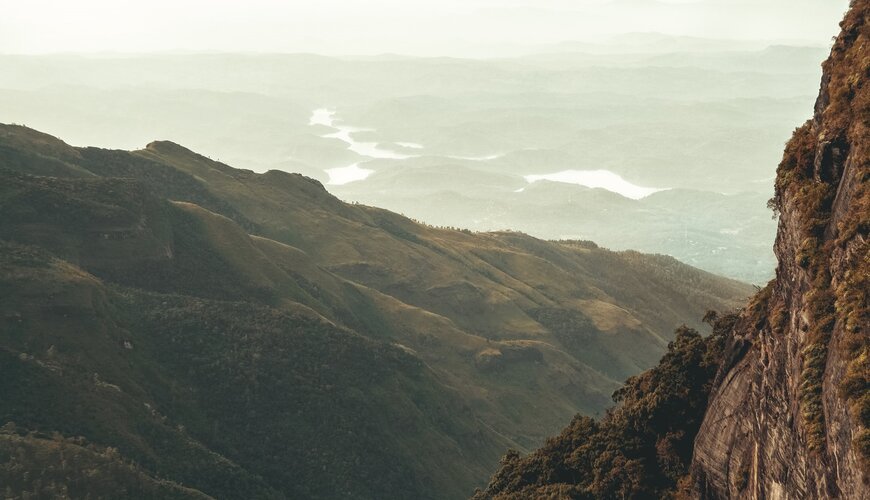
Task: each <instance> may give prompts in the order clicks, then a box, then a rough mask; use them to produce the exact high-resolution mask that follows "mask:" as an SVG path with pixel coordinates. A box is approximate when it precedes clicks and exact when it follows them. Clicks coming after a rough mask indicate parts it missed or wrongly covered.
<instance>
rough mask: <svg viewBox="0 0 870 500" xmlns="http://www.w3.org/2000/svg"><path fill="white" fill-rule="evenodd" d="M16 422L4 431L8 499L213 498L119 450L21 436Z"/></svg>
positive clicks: (0, 446)
mask: <svg viewBox="0 0 870 500" xmlns="http://www.w3.org/2000/svg"><path fill="white" fill-rule="evenodd" d="M14 428H15V425H14V424H12V423H9V424H7V425H6V426H4V428H3V429H2V430H0V487H2V488H0V494H2V495H4V498H8V499H17V498H137V499H142V500H148V499H154V500H164V499H166V500H181V499H200V500H202V499H208V498H211V497H209V496H208V495H205V494H203V493H202V492H199V491H196V490H194V489H190V488H184V487H182V486H180V485H178V484H177V483H173V482H172V481H167V480H161V479H157V478H154V477H153V476H150V475H148V474H147V473H146V472H144V471H143V470H142V469H141V468H140V467H138V466H136V465H135V464H132V463H129V462H127V461H125V460H124V459H123V457H121V456H120V454H119V453H118V450H117V449H115V448H100V447H96V446H94V445H92V444H89V443H87V442H86V441H85V440H84V439H83V438H76V439H69V438H65V437H63V436H61V435H60V434H56V433H55V434H54V435H52V436H51V437H50V438H49V437H48V436H40V435H37V434H36V433H31V434H28V435H23V436H20V435H18V434H16V433H15V432H14Z"/></svg>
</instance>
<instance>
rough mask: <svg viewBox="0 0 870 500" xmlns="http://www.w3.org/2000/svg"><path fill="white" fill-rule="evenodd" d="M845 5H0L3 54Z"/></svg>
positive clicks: (388, 49) (277, 47) (666, 24)
mask: <svg viewBox="0 0 870 500" xmlns="http://www.w3.org/2000/svg"><path fill="white" fill-rule="evenodd" d="M847 7H848V1H847V0H535V1H532V0H305V1H302V0H284V1H278V0H244V1H241V0H235V1H228V0H149V1H148V2H142V1H141V0H136V1H132V0H24V1H22V0H0V12H2V13H3V14H2V16H0V53H6V54H40V53H57V52H121V53H128V52H134V53H141V52H166V51H196V52H200V51H214V52H310V53H319V54H330V55H335V54H381V53H398V54H408V55H453V56H463V55H467V56H472V57H478V56H488V55H504V54H503V53H505V52H511V51H518V52H523V51H525V50H528V49H529V48H530V47H533V46H535V45H546V44H552V43H557V42H562V41H574V40H579V41H602V40H606V39H607V37H608V36H611V35H615V34H620V33H632V32H644V33H647V32H655V33H665V34H672V35H687V36H703V37H711V38H724V39H739V40H765V41H771V42H789V43H805V44H813V45H821V44H825V43H829V41H830V38H831V36H832V35H834V34H836V33H837V32H838V31H839V30H838V27H837V23H838V22H839V20H840V19H841V18H842V15H843V13H844V12H845V10H846V9H847Z"/></svg>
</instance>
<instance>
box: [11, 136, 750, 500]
mask: <svg viewBox="0 0 870 500" xmlns="http://www.w3.org/2000/svg"><path fill="white" fill-rule="evenodd" d="M0 241H2V243H0V267H2V273H0V291H2V296H3V297H4V300H3V301H2V302H0V356H2V357H3V361H2V363H0V367H2V377H0V384H2V393H3V394H4V397H3V398H2V399H0V422H3V423H5V422H10V425H7V426H6V427H4V430H3V434H2V435H0V437H2V447H0V474H3V476H2V477H3V478H12V477H16V478H19V479H20V478H21V477H22V476H20V473H21V471H22V470H28V471H32V472H31V473H29V474H28V475H27V476H26V479H25V480H23V481H21V480H17V482H15V483H14V487H15V488H18V489H19V490H20V491H22V492H23V491H30V492H32V491H44V492H56V491H60V490H58V489H57V488H63V487H64V486H63V485H64V484H66V483H69V484H73V485H78V486H75V487H76V488H79V489H75V490H74V489H69V491H70V492H73V491H85V490H87V488H92V489H91V490H87V491H92V492H94V494H99V492H105V491H112V488H119V489H117V490H116V491H118V492H121V491H126V492H133V491H136V492H142V495H144V496H148V495H152V496H160V495H163V494H164V493H166V494H169V493H167V492H171V494H172V495H176V496H180V497H184V496H194V497H196V496H199V497H201V496H202V495H209V496H214V497H224V498H226V497H263V498H268V497H273V498H283V497H306V498H333V497H336V496H342V497H354V498H409V497H414V498H457V497H462V496H464V495H466V494H467V493H468V492H470V491H471V490H472V489H473V488H474V487H475V486H477V485H480V484H482V483H483V481H484V480H485V478H486V477H487V475H488V474H489V473H490V472H491V470H492V469H493V468H494V467H495V465H496V462H497V459H498V456H499V455H500V454H501V453H502V450H504V449H506V448H508V447H513V448H516V449H520V450H527V449H530V448H532V447H534V446H537V445H538V444H539V443H540V442H541V440H542V439H543V437H544V436H546V435H548V434H550V433H552V432H553V431H554V430H556V429H558V427H559V426H560V425H561V423H562V422H564V421H566V420H567V419H568V418H570V416H571V415H574V414H575V413H577V412H581V413H584V414H589V415H594V414H598V413H600V412H601V411H603V409H604V408H605V407H606V406H607V404H608V397H607V395H608V394H609V393H610V392H612V391H613V389H615V388H616V387H618V383H617V382H616V381H618V380H622V379H624V378H625V377H627V376H630V375H634V374H636V373H638V372H639V371H641V370H642V369H645V368H647V367H648V366H650V365H652V364H653V363H654V361H655V360H656V359H657V358H658V357H659V356H660V355H661V354H662V353H663V352H664V351H665V350H666V346H667V344H668V342H669V341H670V340H671V339H672V338H673V337H672V334H671V332H672V331H673V329H674V327H676V326H677V325H678V324H679V323H680V322H681V321H682V320H683V318H698V319H699V318H700V316H701V315H702V314H703V311H705V310H707V309H709V308H716V309H729V308H732V307H736V306H738V305H739V304H741V303H742V301H743V300H745V298H746V297H747V296H748V295H749V294H750V292H751V287H748V286H747V285H744V284H741V283H739V282H735V281H732V280H727V279H724V278H720V277H717V276H714V275H711V274H709V273H705V272H702V271H699V270H697V269H694V268H691V267H689V266H686V265H683V264H681V263H679V262H677V261H675V260H674V259H672V258H669V257H664V256H654V255H644V254H639V253H636V252H611V251H608V250H605V249H601V248H598V247H597V246H596V245H594V244H593V243H590V242H579V241H566V242H548V241H542V240H538V239H535V238H531V237H529V236H526V235H523V234H521V233H511V232H501V233H471V232H468V231H459V230H453V229H446V228H435V227H430V226H426V225H422V224H419V223H415V222H413V221H411V220H409V219H406V218H404V217H401V216H399V215H397V214H393V213H390V212H387V211H384V210H380V209H376V208H372V207H366V206H360V205H349V204H345V203H342V202H341V201H339V200H338V199H336V198H334V197H333V196H331V195H330V194H329V193H327V192H326V191H325V190H324V189H323V187H322V186H321V185H320V184H319V183H318V182H316V181H313V180H311V179H308V178H305V177H303V176H300V175H296V174H287V173H283V172H277V171H271V172H268V173H265V174H255V173H253V172H250V171H246V170H238V169H234V168H231V167H229V166H227V165H225V164H222V163H219V162H215V161H212V160H209V159H208V158H205V157H203V156H200V155H197V154H195V153H193V152H191V151H189V150H187V149H185V148H183V147H181V146H179V145H176V144H174V143H170V142H165V141H163V142H154V143H152V144H149V145H148V146H147V147H146V148H145V149H143V150H140V151H133V152H127V151H113V150H103V149H98V148H74V147H71V146H68V145H67V144H65V143H63V142H62V141H60V140H58V139H56V138H54V137H51V136H48V135H45V134H41V133H39V132H37V131H34V130H31V129H28V128H25V127H20V126H14V125H3V126H0ZM693 326H695V327H697V328H702V327H703V325H702V324H700V322H699V321H698V322H694V323H693ZM7 395H8V396H7ZM58 450H65V451H64V452H63V453H61V452H60V451H58ZM69 457H76V459H75V460H76V462H77V463H78V465H70V458H69ZM81 461H84V463H91V464H94V465H93V468H94V469H96V470H102V471H105V470H107V469H105V468H104V467H109V468H111V470H117V471H118V473H117V474H114V473H112V474H97V475H95V476H93V477H94V478H95V479H93V484H91V485H90V486H89V485H88V484H85V483H87V482H88V481H89V480H88V479H81V476H82V474H81V473H80V472H77V471H78V470H79V469H77V467H79V468H80V467H84V466H83V465H81V463H82V462H81ZM37 470H39V471H42V472H40V473H38V474H37V473H36V471H37ZM76 481H78V482H76ZM82 481H84V483H82ZM3 483H4V484H7V483H8V481H7V480H6V479H4V481H3ZM8 484H13V483H8ZM52 488H54V489H52ZM69 488H73V486H69ZM125 488H126V489H125ZM135 488H138V489H135ZM46 494H48V493H46ZM119 494H120V493H119Z"/></svg>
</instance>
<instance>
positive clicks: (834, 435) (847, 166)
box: [693, 0, 870, 499]
mask: <svg viewBox="0 0 870 500" xmlns="http://www.w3.org/2000/svg"><path fill="white" fill-rule="evenodd" d="M868 16H870V1H868V0H856V1H853V2H852V7H851V10H850V12H849V14H847V16H846V19H845V20H844V21H843V23H842V24H841V26H842V28H843V32H842V33H841V34H840V36H839V37H838V38H837V41H836V43H835V45H834V47H833V49H832V53H831V57H830V59H829V60H828V61H827V62H826V63H825V65H824V70H825V72H824V77H823V80H822V86H821V92H820V95H819V99H818V101H817V104H816V109H815V116H814V117H813V119H812V120H811V121H810V122H808V123H807V124H806V125H804V126H803V127H802V128H799V129H798V130H797V131H796V132H795V136H794V137H793V139H792V140H791V142H790V143H789V145H788V146H787V148H786V153H785V157H784V159H783V162H782V164H781V165H780V168H779V171H778V175H777V191H776V198H775V199H774V204H775V205H776V208H777V209H778V210H779V212H780V222H779V230H778V234H777V240H776V245H775V252H776V255H777V257H778V259H779V265H778V268H777V274H776V279H775V280H774V281H773V282H771V284H770V285H769V286H768V288H767V289H765V290H764V291H762V292H761V293H760V294H759V296H757V297H756V299H755V303H754V305H753V306H751V307H749V308H747V309H746V310H745V311H744V313H743V314H742V317H741V320H740V321H739V322H738V324H737V325H736V327H735V329H734V331H733V339H732V342H731V347H730V359H731V362H729V363H726V364H725V365H723V367H722V370H721V372H720V373H719V375H718V379H717V380H718V382H717V384H718V385H717V387H716V388H715V390H714V392H713V395H712V397H711V399H710V403H709V406H708V409H707V413H706V417H705V419H704V423H703V424H702V426H701V430H700V432H699V434H698V437H697V439H696V441H695V448H694V459H693V481H694V488H695V495H696V496H698V497H701V498H759V499H761V498H764V499H786V498H808V499H809V498H844V499H866V498H870V474H868V461H867V460H868V457H867V456H866V454H867V451H868V450H867V445H866V442H867V437H866V436H867V428H866V426H867V422H866V419H867V417H868V413H867V408H866V407H867V403H868V399H870V398H868V396H867V390H868V372H870V367H868V350H870V347H868V345H870V343H868V335H870V322H868V303H867V297H868V289H870V286H868V280H870V278H868V269H870V246H868V236H867V231H868V224H870V203H868V190H867V184H868V178H870V133H868V132H870V131H868V117H870V87H868V86H867V80H868V75H870V24H868V22H867V21H868V19H867V18H868ZM862 419H863V420H862Z"/></svg>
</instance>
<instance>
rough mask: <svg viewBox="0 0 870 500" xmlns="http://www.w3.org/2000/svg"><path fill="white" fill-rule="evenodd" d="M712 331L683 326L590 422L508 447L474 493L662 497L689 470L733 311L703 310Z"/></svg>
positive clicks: (578, 420)
mask: <svg viewBox="0 0 870 500" xmlns="http://www.w3.org/2000/svg"><path fill="white" fill-rule="evenodd" d="M707 317H708V319H710V320H711V321H713V322H714V333H713V335H711V336H709V337H707V338H703V337H701V335H700V334H698V332H696V331H694V330H692V329H689V328H686V327H682V328H679V329H678V330H677V332H676V339H675V340H674V341H673V342H671V343H670V344H669V345H668V352H667V354H665V356H664V357H663V358H662V360H661V362H660V363H659V365H658V366H657V367H655V368H653V369H651V370H649V371H647V372H645V373H643V374H641V375H638V376H636V377H631V378H629V379H628V380H627V381H626V383H625V385H624V386H623V387H622V388H621V389H619V390H618V391H616V393H614V395H613V398H614V400H615V401H616V402H617V403H619V405H618V406H617V407H616V408H614V409H613V410H611V411H610V412H608V414H607V415H606V416H605V417H604V418H603V419H601V421H595V420H593V419H591V418H589V417H584V416H581V415H578V416H577V417H576V418H575V419H574V420H573V421H572V422H571V424H570V425H569V426H568V427H567V428H566V429H565V430H564V431H562V433H561V434H560V435H559V436H557V437H554V438H551V439H550V440H548V441H547V443H546V444H545V445H544V447H543V448H541V449H539V450H538V451H535V452H534V453H532V454H531V455H529V456H527V457H520V456H519V455H518V454H517V453H516V452H510V453H508V455H507V456H505V458H504V459H503V460H502V465H501V468H500V469H499V471H498V472H497V473H496V474H495V476H493V478H492V481H491V482H490V484H489V485H488V486H487V488H486V490H484V491H480V492H478V493H477V494H476V495H475V498H478V499H485V498H546V497H548V495H555V496H554V497H553V498H664V497H668V496H671V495H673V494H675V491H676V488H677V484H678V482H679V481H680V480H681V479H682V478H683V477H684V476H685V475H686V474H687V473H688V467H689V463H690V461H691V458H692V445H693V442H694V438H695V435H696V434H697V432H698V429H699V427H700V425H701V420H702V419H703V416H704V412H705V410H706V405H707V398H708V396H709V392H710V386H711V383H712V379H713V377H714V376H715V374H716V372H717V370H718V368H719V364H720V362H721V359H722V352H723V347H724V345H723V344H724V341H725V335H726V332H728V331H730V329H731V327H732V326H733V325H734V322H735V320H736V316H735V315H734V314H726V315H723V316H721V317H718V316H717V315H708V316H707Z"/></svg>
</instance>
